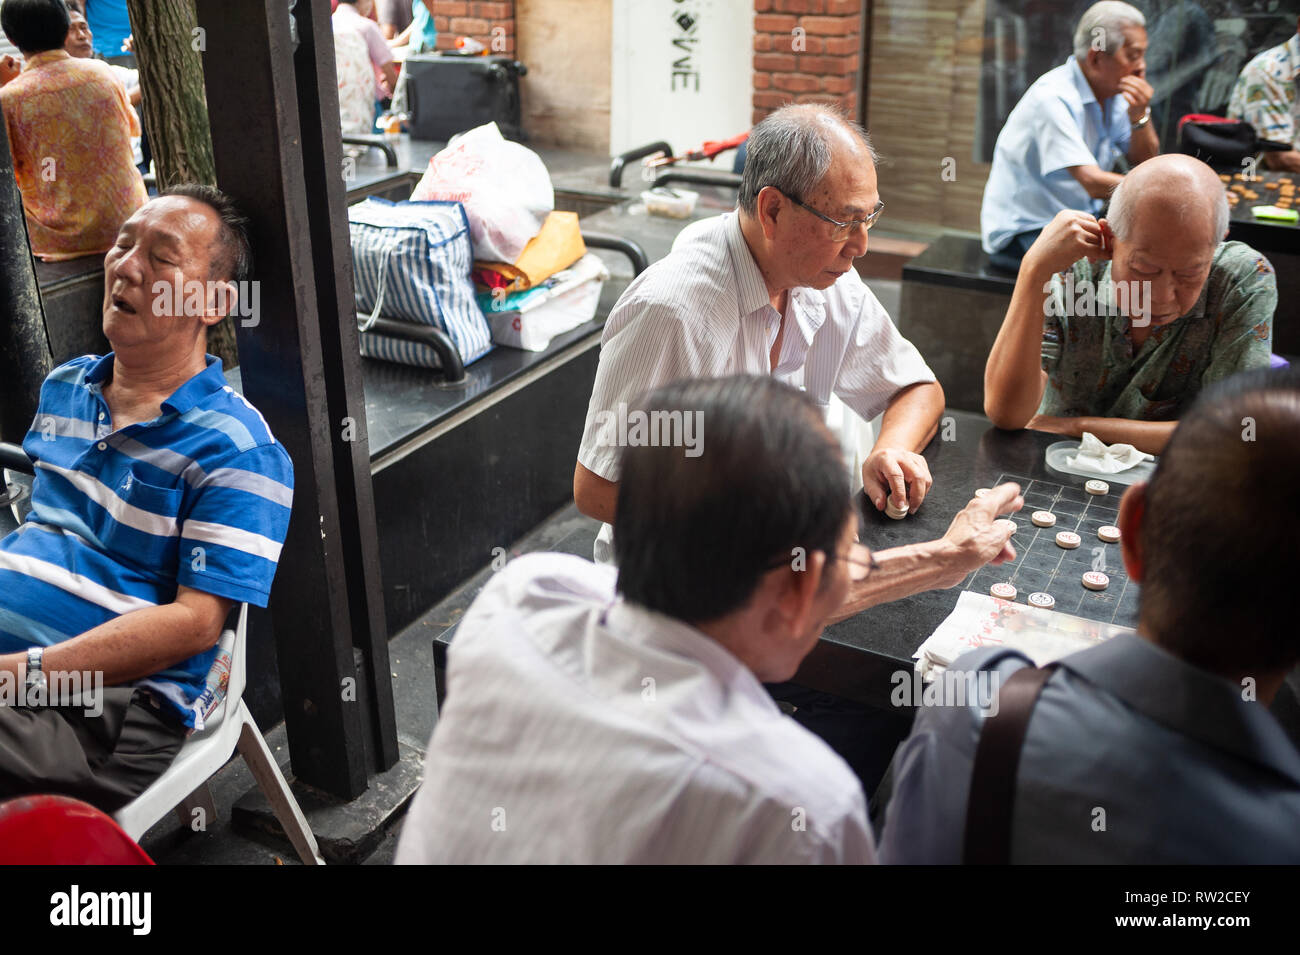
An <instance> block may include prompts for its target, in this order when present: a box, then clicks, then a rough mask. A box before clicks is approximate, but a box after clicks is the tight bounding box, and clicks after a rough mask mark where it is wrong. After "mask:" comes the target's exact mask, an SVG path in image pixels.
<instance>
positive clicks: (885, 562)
mask: <svg viewBox="0 0 1300 955" xmlns="http://www.w3.org/2000/svg"><path fill="white" fill-rule="evenodd" d="M872 556H874V557H875V560H876V566H875V567H874V568H873V569H872V571H871V572H870V573H869V574H867V576H866V578H865V579H864V580H862V581H861V582H859V583H857V584H854V585H853V588H852V589H851V590H850V591H849V594H848V596H847V597H846V598H845V599H844V603H843V604H841V605H840V609H839V610H837V611H836V612H835V613H834V614H833V615H832V617H831V621H830V622H831V623H838V622H839V621H841V620H844V619H845V618H847V617H851V616H853V615H854V614H856V613H861V612H862V611H863V610H866V609H867V608H868V607H874V606H876V605H877V604H883V603H889V602H890V601H891V600H901V599H902V598H903V597H910V596H912V595H913V594H919V593H921V592H922V591H926V590H936V589H940V588H944V587H952V586H955V585H956V584H957V583H960V582H961V580H962V579H963V578H964V577H965V576H966V575H965V573H964V572H961V571H960V570H959V569H954V561H955V557H956V549H955V548H954V547H953V546H952V545H951V544H949V543H947V542H945V541H942V540H935V541H925V542H924V543H921V544H905V545H904V546H902V547H891V548H889V549H888V550H881V551H875V552H873V555H872ZM954 575H955V577H956V579H953V578H954Z"/></svg>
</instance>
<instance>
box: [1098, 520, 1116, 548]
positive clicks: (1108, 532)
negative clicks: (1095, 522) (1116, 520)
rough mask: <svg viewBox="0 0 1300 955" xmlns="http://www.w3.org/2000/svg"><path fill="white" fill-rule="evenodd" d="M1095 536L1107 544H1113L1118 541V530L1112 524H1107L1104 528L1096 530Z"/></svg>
mask: <svg viewBox="0 0 1300 955" xmlns="http://www.w3.org/2000/svg"><path fill="white" fill-rule="evenodd" d="M1097 536H1098V537H1100V538H1101V539H1102V540H1104V541H1105V542H1106V543H1107V544H1113V543H1115V542H1116V541H1118V540H1119V528H1118V527H1116V526H1115V525H1114V524H1107V525H1106V526H1105V527H1099V528H1097Z"/></svg>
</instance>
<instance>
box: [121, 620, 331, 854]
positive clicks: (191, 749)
mask: <svg viewBox="0 0 1300 955" xmlns="http://www.w3.org/2000/svg"><path fill="white" fill-rule="evenodd" d="M247 621H248V605H247V604H243V605H242V606H240V608H239V622H238V623H237V624H236V625H235V629H234V630H227V631H225V633H223V634H222V636H221V644H222V645H223V646H229V648H230V651H231V654H230V655H231V661H230V682H229V684H228V687H229V688H228V689H227V691H226V698H225V700H224V701H223V702H222V704H221V705H220V706H219V707H218V708H217V710H216V712H214V713H213V714H212V716H211V717H209V718H208V720H207V721H206V723H205V725H204V728H203V729H202V730H201V731H196V732H195V733H194V734H193V735H192V736H190V738H189V739H187V740H186V741H185V745H184V746H182V747H181V751H180V752H179V753H177V754H176V759H175V760H173V761H172V764H171V765H170V766H169V767H167V771H166V772H164V773H163V774H162V775H161V776H159V777H158V778H157V779H156V780H154V782H153V785H151V786H150V787H149V788H148V789H146V790H145V791H144V792H143V793H141V794H140V795H139V796H137V797H136V798H135V799H134V800H133V801H132V802H131V803H129V804H128V805H126V806H124V807H123V808H121V809H119V810H118V811H117V812H116V813H114V814H113V819H114V820H115V821H116V822H117V824H118V825H119V826H121V827H122V828H123V829H125V830H126V832H127V834H128V835H129V836H130V837H131V838H132V839H137V840H138V839H139V838H140V837H141V836H142V835H144V833H145V832H146V831H148V829H149V827H150V826H152V825H153V824H154V823H156V822H157V821H158V820H159V819H161V818H162V817H163V816H165V815H167V812H168V811H169V810H171V809H175V810H176V811H177V814H178V816H179V817H180V819H181V821H182V823H183V824H184V825H186V826H188V825H190V823H191V818H192V813H193V810H194V809H196V808H200V809H202V810H203V812H204V818H205V819H206V820H207V821H211V820H213V819H214V818H215V817H216V808H215V806H214V805H213V803H212V793H211V792H210V791H209V789H208V780H209V779H211V778H212V776H213V775H215V774H216V772H217V770H219V769H221V767H222V766H224V765H225V764H226V762H227V760H229V759H230V756H231V754H232V753H234V752H235V750H239V754H240V755H241V756H243V757H244V761H245V762H246V763H247V764H248V768H249V770H251V771H252V773H253V777H254V778H255V779H256V780H257V784H258V786H260V787H261V789H262V792H263V793H264V794H265V795H266V798H267V800H269V801H270V803H271V809H272V810H273V811H274V812H275V817H276V819H278V820H280V825H281V826H283V827H284V831H285V834H286V835H287V836H288V837H289V841H290V842H291V843H293V848H294V850H295V851H296V852H297V853H298V858H300V859H301V860H302V862H303V864H304V865H324V864H325V860H324V859H323V858H321V854H320V849H319V848H318V847H317V845H316V837H315V836H314V835H312V831H311V828H310V827H309V826H308V825H307V820H306V818H305V817H304V816H303V814H302V809H301V808H299V806H298V800H296V799H294V797H293V792H292V791H291V790H290V789H289V784H288V783H286V782H285V779H284V775H283V774H282V773H281V772H280V767H279V765H278V764H277V763H276V761H275V757H274V756H273V755H272V754H271V749H270V747H268V746H267V745H266V740H265V739H263V737H262V733H261V731H260V730H259V729H258V728H257V724H256V723H255V722H254V721H253V715H252V714H251V713H249V712H248V707H247V706H245V705H244V700H243V695H244V682H245V680H244V656H245V649H246V645H247V637H248V634H247Z"/></svg>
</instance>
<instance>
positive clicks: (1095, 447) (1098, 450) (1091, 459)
mask: <svg viewBox="0 0 1300 955" xmlns="http://www.w3.org/2000/svg"><path fill="white" fill-rule="evenodd" d="M1154 460H1155V456H1154V455H1150V454H1147V453H1146V452H1145V451H1139V450H1138V449H1137V448H1135V447H1133V445H1131V444H1112V445H1109V446H1108V445H1105V444H1102V443H1101V441H1100V440H1099V439H1098V438H1097V436H1096V435H1095V434H1092V433H1091V432H1089V431H1085V432H1084V433H1083V439H1082V440H1081V441H1080V442H1079V453H1078V454H1072V455H1070V456H1069V457H1068V458H1066V459H1065V463H1066V464H1068V465H1069V466H1070V467H1072V468H1075V469H1076V470H1079V471H1087V472H1088V473H1089V474H1118V473H1119V472H1120V471H1127V470H1128V469H1129V468H1131V467H1136V466H1137V465H1139V464H1141V463H1142V462H1143V461H1154Z"/></svg>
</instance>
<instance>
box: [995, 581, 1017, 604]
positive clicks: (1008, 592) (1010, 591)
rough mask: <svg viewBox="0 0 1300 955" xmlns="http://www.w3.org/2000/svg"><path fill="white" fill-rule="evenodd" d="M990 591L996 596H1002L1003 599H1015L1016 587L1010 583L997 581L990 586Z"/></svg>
mask: <svg viewBox="0 0 1300 955" xmlns="http://www.w3.org/2000/svg"><path fill="white" fill-rule="evenodd" d="M989 593H991V594H992V595H993V596H994V597H1001V598H1002V599H1003V600H1015V599H1016V588H1015V587H1014V586H1012V585H1011V584H1008V583H1002V582H999V583H996V584H994V585H993V586H992V587H990V588H989Z"/></svg>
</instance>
